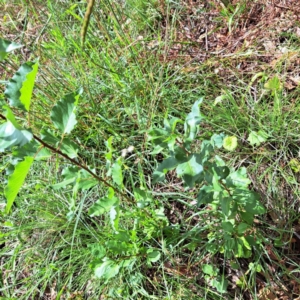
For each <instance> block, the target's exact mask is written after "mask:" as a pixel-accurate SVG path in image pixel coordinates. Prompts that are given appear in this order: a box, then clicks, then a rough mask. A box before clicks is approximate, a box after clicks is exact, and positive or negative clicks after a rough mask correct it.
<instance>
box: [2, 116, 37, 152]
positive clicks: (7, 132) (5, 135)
mask: <svg viewBox="0 0 300 300" xmlns="http://www.w3.org/2000/svg"><path fill="white" fill-rule="evenodd" d="M32 137H33V135H32V133H31V132H30V131H28V130H25V129H21V130H19V129H17V128H16V127H15V126H14V125H13V123H11V122H10V121H8V122H6V123H4V124H2V125H0V152H3V151H4V150H6V149H8V148H11V147H13V146H23V145H25V144H27V143H29V142H30V141H31V139H32Z"/></svg>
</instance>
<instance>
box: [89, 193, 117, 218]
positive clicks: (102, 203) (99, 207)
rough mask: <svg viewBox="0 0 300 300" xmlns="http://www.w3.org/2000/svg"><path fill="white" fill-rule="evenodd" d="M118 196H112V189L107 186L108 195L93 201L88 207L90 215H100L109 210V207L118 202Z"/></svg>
mask: <svg viewBox="0 0 300 300" xmlns="http://www.w3.org/2000/svg"><path fill="white" fill-rule="evenodd" d="M118 201H119V200H118V198H117V197H115V196H114V191H113V189H112V188H109V191H108V195H107V196H106V197H103V198H101V199H100V200H98V201H97V202H95V203H94V204H93V205H92V206H91V207H90V209H89V212H88V213H89V215H90V216H91V217H94V216H101V215H102V214H104V213H106V212H109V211H110V209H111V208H112V207H113V206H114V205H115V204H116V203H118Z"/></svg>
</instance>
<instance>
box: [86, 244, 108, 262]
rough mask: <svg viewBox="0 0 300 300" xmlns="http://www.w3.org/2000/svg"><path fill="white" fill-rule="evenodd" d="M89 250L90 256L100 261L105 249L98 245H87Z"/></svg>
mask: <svg viewBox="0 0 300 300" xmlns="http://www.w3.org/2000/svg"><path fill="white" fill-rule="evenodd" d="M87 246H88V248H89V250H90V251H91V254H92V255H93V256H95V257H97V258H98V259H101V258H103V257H104V256H105V254H106V250H105V248H104V247H103V246H102V245H100V244H97V243H96V244H88V245H87Z"/></svg>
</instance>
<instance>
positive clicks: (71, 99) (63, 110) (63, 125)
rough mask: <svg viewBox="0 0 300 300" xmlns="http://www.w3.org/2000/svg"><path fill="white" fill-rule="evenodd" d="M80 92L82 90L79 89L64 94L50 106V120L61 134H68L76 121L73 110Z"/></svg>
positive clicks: (74, 110)
mask: <svg viewBox="0 0 300 300" xmlns="http://www.w3.org/2000/svg"><path fill="white" fill-rule="evenodd" d="M81 93H82V90H79V91H78V92H76V93H71V94H68V95H65V96H64V97H63V99H61V100H59V101H58V102H57V104H56V105H55V106H54V107H53V108H52V111H51V120H52V122H53V124H54V125H55V127H56V128H57V129H58V130H59V131H60V132H61V133H63V134H69V133H70V132H71V131H72V130H73V129H74V127H75V125H76V123H77V121H76V115H75V112H76V108H77V104H78V99H79V96H80V94H81Z"/></svg>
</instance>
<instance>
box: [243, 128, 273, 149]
mask: <svg viewBox="0 0 300 300" xmlns="http://www.w3.org/2000/svg"><path fill="white" fill-rule="evenodd" d="M268 137H269V136H268V134H267V133H266V132H264V131H262V130H259V131H258V132H256V131H251V132H250V134H249V137H248V139H247V141H248V142H249V143H250V145H251V146H254V145H256V146H259V145H260V144H261V143H263V142H265V141H266V140H267V138H268Z"/></svg>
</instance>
